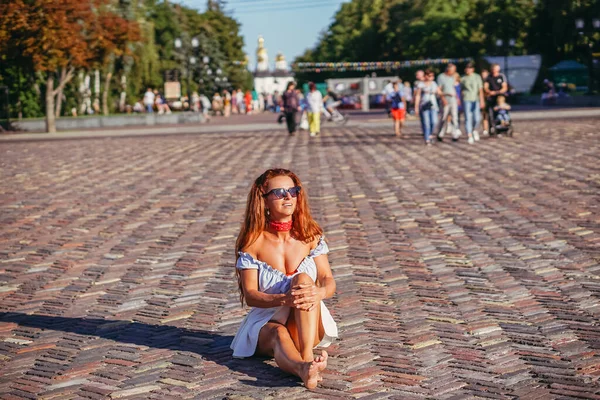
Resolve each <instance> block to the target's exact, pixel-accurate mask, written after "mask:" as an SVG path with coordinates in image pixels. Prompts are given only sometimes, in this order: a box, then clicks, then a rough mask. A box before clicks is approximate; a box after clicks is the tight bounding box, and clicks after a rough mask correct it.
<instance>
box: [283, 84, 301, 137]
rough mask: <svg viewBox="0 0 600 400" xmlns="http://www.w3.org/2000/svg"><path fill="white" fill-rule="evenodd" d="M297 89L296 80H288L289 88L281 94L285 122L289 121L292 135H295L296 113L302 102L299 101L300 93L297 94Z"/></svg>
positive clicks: (288, 124) (288, 126)
mask: <svg viewBox="0 0 600 400" xmlns="http://www.w3.org/2000/svg"><path fill="white" fill-rule="evenodd" d="M295 89H296V85H295V84H294V82H288V84H287V88H286V89H285V92H284V93H283V95H282V96H281V102H282V106H283V113H284V115H285V122H286V123H287V129H288V132H289V134H290V135H293V134H294V133H295V132H296V113H297V112H298V111H300V102H299V101H298V95H297V94H296V90H295Z"/></svg>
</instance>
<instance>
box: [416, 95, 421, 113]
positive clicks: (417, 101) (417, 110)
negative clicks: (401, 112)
mask: <svg viewBox="0 0 600 400" xmlns="http://www.w3.org/2000/svg"><path fill="white" fill-rule="evenodd" d="M420 105H421V89H417V93H416V94H415V114H417V115H419V108H420V107H419V106H420Z"/></svg>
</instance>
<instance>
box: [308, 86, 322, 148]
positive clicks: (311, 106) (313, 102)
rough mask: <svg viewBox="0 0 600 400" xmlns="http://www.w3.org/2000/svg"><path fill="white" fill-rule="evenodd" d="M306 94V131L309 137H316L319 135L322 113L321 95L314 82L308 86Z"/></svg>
mask: <svg viewBox="0 0 600 400" xmlns="http://www.w3.org/2000/svg"><path fill="white" fill-rule="evenodd" d="M308 90H309V92H308V94H307V95H306V105H307V111H308V129H309V132H310V136H317V135H318V134H319V133H321V112H322V111H323V95H322V94H321V92H319V91H318V90H317V85H315V84H314V82H310V83H309V84H308Z"/></svg>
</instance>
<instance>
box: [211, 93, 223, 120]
mask: <svg viewBox="0 0 600 400" xmlns="http://www.w3.org/2000/svg"><path fill="white" fill-rule="evenodd" d="M212 111H213V114H214V115H217V113H218V112H220V113H221V115H223V98H222V97H221V95H220V94H219V92H216V93H215V94H214V96H213V98H212Z"/></svg>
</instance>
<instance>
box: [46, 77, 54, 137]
mask: <svg viewBox="0 0 600 400" xmlns="http://www.w3.org/2000/svg"><path fill="white" fill-rule="evenodd" d="M46 132H48V133H55V132H56V120H55V118H54V77H53V76H52V74H49V75H48V79H47V80H46Z"/></svg>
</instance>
